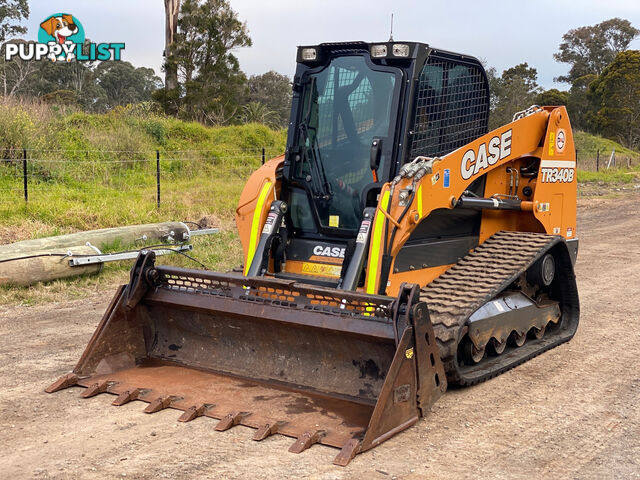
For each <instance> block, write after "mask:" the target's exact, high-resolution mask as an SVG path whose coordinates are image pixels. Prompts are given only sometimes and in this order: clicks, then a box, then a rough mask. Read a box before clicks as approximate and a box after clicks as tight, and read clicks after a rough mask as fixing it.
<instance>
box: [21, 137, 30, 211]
mask: <svg viewBox="0 0 640 480" xmlns="http://www.w3.org/2000/svg"><path fill="white" fill-rule="evenodd" d="M22 181H23V183H24V203H29V190H28V188H27V149H26V148H23V149H22Z"/></svg>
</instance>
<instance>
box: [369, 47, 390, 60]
mask: <svg viewBox="0 0 640 480" xmlns="http://www.w3.org/2000/svg"><path fill="white" fill-rule="evenodd" d="M371 56H372V57H374V58H380V57H386V56H387V46H386V45H373V46H372V47H371Z"/></svg>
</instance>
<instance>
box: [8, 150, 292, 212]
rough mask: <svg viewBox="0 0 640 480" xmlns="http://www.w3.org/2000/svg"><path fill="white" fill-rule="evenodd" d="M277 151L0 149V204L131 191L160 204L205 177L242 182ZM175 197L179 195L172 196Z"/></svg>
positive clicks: (277, 152)
mask: <svg viewBox="0 0 640 480" xmlns="http://www.w3.org/2000/svg"><path fill="white" fill-rule="evenodd" d="M281 154H282V149H281V148H279V147H264V148H254V149H228V148H221V149H216V150H215V151H211V150H174V151H160V150H151V151H139V150H136V151H133V150H130V151H127V150H53V149H51V150H44V149H9V148H4V149H3V148H1V147H0V204H2V203H6V202H12V203H15V201H16V200H17V199H22V201H24V202H29V201H30V200H34V199H46V197H47V196H48V195H56V196H59V195H61V194H64V195H66V196H68V197H73V196H74V194H75V193H81V192H83V193H84V194H85V195H86V194H91V193H92V192H94V193H95V195H105V194H106V195H107V196H108V195H109V192H112V193H114V194H115V193H116V192H117V193H118V194H121V193H122V192H125V191H132V190H135V191H136V192H137V193H138V194H140V193H142V194H143V195H142V196H143V197H144V198H145V199H146V201H149V200H150V197H151V198H152V199H154V200H155V203H156V206H157V207H158V208H159V207H160V206H161V205H162V200H163V192H165V193H166V192H171V191H172V189H173V190H175V189H176V188H184V186H185V184H187V183H196V182H198V181H203V180H206V179H208V178H214V179H216V180H217V181H221V182H225V181H227V182H228V181H234V180H246V178H248V176H249V175H250V174H251V173H252V172H253V171H254V170H255V169H256V168H258V167H259V166H260V165H261V164H262V163H264V162H265V161H266V160H268V159H270V158H273V157H276V156H278V155H281ZM175 193H179V192H175Z"/></svg>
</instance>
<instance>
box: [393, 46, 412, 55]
mask: <svg viewBox="0 0 640 480" xmlns="http://www.w3.org/2000/svg"><path fill="white" fill-rule="evenodd" d="M393 56H394V57H408V56H409V45H407V44H406V43H394V44H393Z"/></svg>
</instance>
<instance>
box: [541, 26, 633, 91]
mask: <svg viewBox="0 0 640 480" xmlns="http://www.w3.org/2000/svg"><path fill="white" fill-rule="evenodd" d="M638 34H640V30H638V29H636V28H634V27H633V25H631V23H630V22H629V21H628V20H624V19H621V18H612V19H610V20H605V21H604V22H601V23H598V24H597V25H593V26H588V27H580V28H574V29H572V30H569V31H568V32H567V33H565V34H564V35H563V36H562V39H563V42H562V43H561V44H560V46H559V51H558V52H557V53H555V54H554V55H553V58H554V59H555V60H556V61H558V62H561V63H568V64H569V65H570V66H571V68H570V69H569V73H568V74H567V75H563V76H561V77H558V78H557V79H556V81H559V82H566V83H571V84H573V82H574V81H576V80H577V79H578V78H580V77H582V76H584V75H590V74H593V75H600V74H601V73H602V71H603V70H604V68H605V67H606V66H607V65H609V64H610V63H611V62H612V61H613V59H614V58H615V57H616V55H617V54H618V53H620V52H623V51H625V50H626V49H627V47H628V46H629V44H630V43H631V42H632V41H633V39H634V38H636V37H637V36H638Z"/></svg>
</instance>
